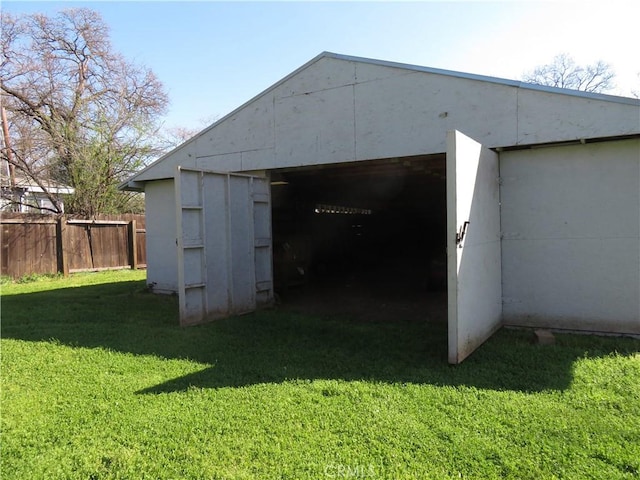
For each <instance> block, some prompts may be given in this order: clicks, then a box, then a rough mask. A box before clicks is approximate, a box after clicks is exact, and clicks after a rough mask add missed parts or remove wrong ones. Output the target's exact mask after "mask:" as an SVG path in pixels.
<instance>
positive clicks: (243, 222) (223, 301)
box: [175, 167, 273, 325]
mask: <svg viewBox="0 0 640 480" xmlns="http://www.w3.org/2000/svg"><path fill="white" fill-rule="evenodd" d="M175 189H176V205H177V212H176V218H177V246H178V295H179V303H180V323H181V324H182V325H186V324H194V323H200V322H203V321H205V320H211V319H215V318H220V317H226V316H229V315H237V314H242V313H248V312H251V311H253V310H255V308H256V307H257V306H259V305H263V304H268V303H270V302H271V301H272V299H273V288H272V285H273V281H272V267H271V265H272V264H271V204H270V189H269V181H268V180H267V179H265V178H261V177H255V176H250V175H237V174H230V173H220V172H209V171H203V170H194V169H186V168H181V167H178V169H177V170H176V174H175Z"/></svg>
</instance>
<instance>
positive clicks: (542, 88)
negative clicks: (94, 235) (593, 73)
mask: <svg viewBox="0 0 640 480" xmlns="http://www.w3.org/2000/svg"><path fill="white" fill-rule="evenodd" d="M322 58H332V59H335V60H343V61H347V62H358V63H366V64H370V65H378V66H383V67H390V68H399V69H403V70H410V71H415V72H422V73H430V74H434V75H445V76H449V77H456V78H463V79H468V80H476V81H482V82H490V83H497V84H501V85H507V86H510V87H516V88H522V89H526V90H535V91H539V92H547V93H554V94H561V95H569V96H574V97H579V98H586V99H593V100H600V101H608V102H614V103H621V104H626V105H635V106H640V99H637V98H630V97H621V96H617V95H608V94H603V93H591V92H583V91H580V90H571V89H568V88H558V87H549V86H546V85H536V84H533V83H526V82H522V81H519V80H510V79H506V78H500V77H492V76H486V75H478V74H475V73H466V72H459V71H455V70H445V69H441V68H433V67H424V66H420V65H413V64H408V63H400V62H392V61H388V60H378V59H373V58H366V57H358V56H353V55H344V54H340V53H333V52H328V51H324V52H322V53H320V54H319V55H317V56H315V57H314V58H312V59H311V60H309V61H308V62H306V63H305V64H303V65H302V66H300V67H298V68H296V69H295V70H294V71H293V72H291V73H289V74H288V75H286V76H285V77H283V78H281V79H280V80H278V81H277V82H276V83H274V84H272V85H271V86H269V87H268V88H266V89H265V90H263V91H262V92H260V93H258V94H257V95H255V96H254V97H252V98H250V99H249V100H247V101H246V102H244V103H243V104H242V105H240V106H238V107H237V108H235V109H233V110H232V111H231V112H229V113H227V114H226V115H224V116H223V117H221V118H219V119H218V120H216V121H215V122H213V123H212V124H211V125H209V126H208V127H205V128H204V129H202V130H201V131H200V132H198V133H197V134H196V135H194V136H193V137H191V138H190V139H189V140H187V141H185V142H184V143H182V144H180V145H178V146H177V147H175V148H174V149H172V150H170V151H169V152H167V153H165V154H164V155H162V156H161V157H159V158H158V159H157V160H155V161H154V162H152V163H151V164H149V165H147V166H146V167H145V168H143V169H142V170H140V171H139V172H137V173H135V174H134V175H133V176H131V177H129V178H128V179H127V180H126V181H125V182H122V183H121V184H120V185H118V189H119V190H134V191H137V190H138V189H139V188H140V186H139V185H140V183H141V182H139V181H137V180H136V178H137V177H138V176H139V175H141V174H143V173H144V172H146V171H147V170H149V169H150V168H152V167H153V166H154V165H155V164H157V163H159V162H162V161H163V160H164V159H165V158H167V157H169V156H171V155H173V154H174V153H176V152H178V151H179V150H181V149H183V148H185V147H187V146H188V145H189V144H191V143H192V142H195V141H196V139H197V138H199V137H200V136H202V135H205V134H206V133H207V132H208V131H209V130H211V129H213V128H215V127H216V126H217V125H218V124H220V123H222V122H224V121H226V120H227V119H228V118H230V117H232V116H233V115H235V114H236V113H238V112H239V111H240V110H242V109H243V108H245V107H246V106H248V105H249V104H251V103H252V102H254V101H256V100H258V99H259V98H261V97H263V96H264V95H267V94H268V93H269V92H271V91H273V90H275V89H276V88H278V87H279V86H280V85H282V84H283V83H285V82H286V81H288V80H289V79H291V78H292V77H294V76H296V75H298V74H299V73H300V72H301V71H303V70H305V69H307V68H308V67H310V66H311V65H313V64H314V63H316V62H318V61H319V60H321V59H322Z"/></svg>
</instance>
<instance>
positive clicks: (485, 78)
mask: <svg viewBox="0 0 640 480" xmlns="http://www.w3.org/2000/svg"><path fill="white" fill-rule="evenodd" d="M320 56H322V57H329V58H335V59H337V60H345V61H350V62H359V63H368V64H371V65H379V66H383V67H391V68H401V69H404V70H413V71H416V72H423V73H432V74H435V75H446V76H449V77H457V78H466V79H469V80H479V81H482V82H491V83H499V84H501V85H508V86H511V87H518V88H524V89H527V90H537V91H543V92H549V93H559V94H564V95H572V96H576V97H582V98H592V99H595V100H605V101H610V102H616V103H624V104H627V105H638V106H640V99H639V98H631V97H622V96H619V95H609V94H606V93H591V92H584V91H582V90H572V89H570V88H559V87H550V86H547V85H538V84H535V83H527V82H523V81H520V80H510V79H508V78H501V77H492V76H489V75H479V74H475V73H466V72H460V71H456V70H445V69H442V68H433V67H423V66H421V65H413V64H410V63H399V62H391V61H387V60H376V59H373V58H366V57H356V56H352V55H343V54H340V53H332V52H323V53H322V54H321V55H320ZM320 56H319V57H320Z"/></svg>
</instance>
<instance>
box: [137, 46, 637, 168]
mask: <svg viewBox="0 0 640 480" xmlns="http://www.w3.org/2000/svg"><path fill="white" fill-rule="evenodd" d="M547 90H548V89H547ZM547 90H545V89H536V88H530V87H522V86H520V85H519V83H518V82H509V81H490V79H489V80H481V79H478V78H474V77H473V76H471V75H470V76H467V77H465V76H464V75H462V74H461V75H448V74H444V73H437V72H434V71H429V70H424V69H423V70H421V69H420V68H418V67H416V68H409V67H402V66H388V65H382V64H379V63H376V62H371V61H369V62H368V61H366V60H364V59H360V60H357V59H348V58H339V56H335V55H328V56H321V57H320V58H318V59H317V60H316V61H314V62H312V63H310V64H309V65H307V66H305V67H304V68H302V69H300V70H299V71H297V72H294V74H292V75H291V76H289V77H287V78H285V79H284V80H282V81H281V82H279V83H278V84H276V85H275V86H273V87H272V88H270V89H268V90H266V91H265V92H263V93H262V94H260V95H258V96H257V97H256V98H254V99H252V100H250V101H249V102H247V103H246V104H245V105H243V106H242V107H240V108H239V109H237V110H236V111H234V112H232V113H231V114H229V115H228V116H227V117H225V118H223V119H221V120H220V121H219V122H217V123H215V124H214V125H212V126H211V127H209V128H208V129H206V130H204V131H203V132H201V133H200V134H199V135H198V136H197V137H196V138H195V139H193V140H192V141H190V142H188V143H186V144H185V145H183V146H182V147H180V148H178V149H177V150H176V151H174V152H173V153H171V154H169V155H168V156H166V157H165V158H164V159H162V160H160V161H159V162H157V163H155V164H154V165H152V166H150V167H149V168H148V169H146V170H144V171H143V172H141V173H140V174H138V175H137V176H136V177H135V178H134V180H136V181H146V180H152V179H158V178H169V177H171V176H172V175H173V171H174V169H175V167H176V166H177V165H182V166H185V167H198V168H206V169H211V170H218V171H231V172H244V171H248V170H256V169H272V168H282V167H293V166H304V165H316V164H327V163H339V162H350V161H357V160H370V159H377V158H390V157H404V156H411V155H421V154H433V153H443V152H444V151H445V148H446V145H445V143H446V142H445V138H446V132H447V131H448V130H452V129H457V130H459V131H462V132H465V133H466V134H468V135H469V136H470V137H472V138H474V139H476V140H477V141H479V142H480V143H482V144H483V145H486V146H487V147H503V146H513V145H520V144H533V143H546V142H555V141H565V140H574V139H582V138H595V137H606V136H609V135H625V134H630V133H638V132H639V131H640V117H639V112H640V107H639V106H638V105H637V104H633V101H632V100H629V101H628V102H627V101H613V100H611V98H609V97H604V96H602V97H597V96H591V97H589V96H586V97H585V96H575V95H572V94H569V93H560V92H549V91H547ZM622 100H624V99H622ZM625 102H626V103H625Z"/></svg>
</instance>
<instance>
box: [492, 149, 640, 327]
mask: <svg viewBox="0 0 640 480" xmlns="http://www.w3.org/2000/svg"><path fill="white" fill-rule="evenodd" d="M500 160H501V161H500V170H501V172H500V176H501V179H502V186H501V203H502V206H501V220H502V232H503V240H502V268H503V272H502V281H503V285H502V289H503V319H504V322H505V324H511V325H522V326H535V327H551V328H567V329H577V330H591V331H606V332H619V333H634V334H640V140H637V139H634V140H623V141H611V142H602V143H593V144H586V145H573V146H563V147H549V148H539V149H531V150H521V151H511V152H503V153H502V154H501V159H500Z"/></svg>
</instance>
